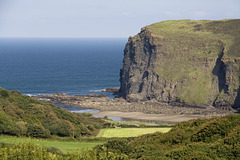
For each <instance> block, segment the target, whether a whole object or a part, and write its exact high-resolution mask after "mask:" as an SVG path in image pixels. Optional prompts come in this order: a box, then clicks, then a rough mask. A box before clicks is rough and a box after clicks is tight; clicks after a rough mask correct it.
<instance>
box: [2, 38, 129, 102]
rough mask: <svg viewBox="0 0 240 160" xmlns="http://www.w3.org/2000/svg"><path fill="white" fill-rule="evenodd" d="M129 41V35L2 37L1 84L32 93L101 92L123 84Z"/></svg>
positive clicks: (10, 88) (81, 93)
mask: <svg viewBox="0 0 240 160" xmlns="http://www.w3.org/2000/svg"><path fill="white" fill-rule="evenodd" d="M126 42H127V38H0V87H2V88H5V89H8V90H18V91H19V92H21V93H22V94H25V95H29V96H32V95H39V94H53V93H65V94H68V95H86V94H101V93H102V92H101V90H104V89H106V88H110V87H119V86H120V82H119V72H120V68H121V67H122V60H123V54H124V53H123V50H124V47H125V44H126ZM104 94H107V95H108V96H109V97H110V98H112V97H113V96H112V94H111V93H104Z"/></svg>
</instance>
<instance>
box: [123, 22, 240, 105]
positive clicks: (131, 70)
mask: <svg viewBox="0 0 240 160" xmlns="http://www.w3.org/2000/svg"><path fill="white" fill-rule="evenodd" d="M120 83H121V88H120V92H119V95H120V96H122V97H124V98H125V99H127V100H128V101H146V100H156V101H159V102H167V103H173V104H177V103H179V104H187V105H200V106H201V105H205V106H206V105H211V106H214V107H219V108H229V107H233V108H235V109H238V108H240V19H231V20H220V21H210V20H201V21H193V20H170V21H164V22H160V23H155V24H152V25H149V26H146V27H144V28H142V29H141V32H140V33H139V34H137V35H135V36H133V37H129V39H128V42H127V44H126V47H125V50H124V59H123V67H122V69H121V71H120Z"/></svg>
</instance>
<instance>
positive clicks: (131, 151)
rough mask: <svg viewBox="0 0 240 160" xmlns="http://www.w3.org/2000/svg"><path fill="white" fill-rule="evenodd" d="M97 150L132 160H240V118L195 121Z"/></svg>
mask: <svg viewBox="0 0 240 160" xmlns="http://www.w3.org/2000/svg"><path fill="white" fill-rule="evenodd" d="M104 148H107V151H104ZM94 151H95V152H97V153H102V152H105V153H106V152H109V153H113V154H118V155H125V157H127V158H129V159H238V158H239V157H240V115H229V116H225V117H218V118H213V119H210V120H208V119H199V120H191V121H188V122H183V123H180V124H178V125H176V126H175V127H174V128H173V129H171V131H170V132H168V133H165V134H164V133H154V134H148V135H143V136H140V137H137V138H134V139H125V140H119V141H110V142H108V143H106V144H104V145H102V146H99V147H97V148H95V150H94Z"/></svg>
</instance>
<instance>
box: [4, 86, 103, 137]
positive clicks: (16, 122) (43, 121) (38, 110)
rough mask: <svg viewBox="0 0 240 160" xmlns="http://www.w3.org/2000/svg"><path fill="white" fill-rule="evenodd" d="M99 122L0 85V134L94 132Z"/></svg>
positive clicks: (45, 135)
mask: <svg viewBox="0 0 240 160" xmlns="http://www.w3.org/2000/svg"><path fill="white" fill-rule="evenodd" d="M101 126H102V121H101V120H100V119H97V118H93V117H89V116H85V115H83V114H76V113H71V112H68V111H66V110H64V109H62V108H60V107H56V106H55V105H52V104H48V103H44V102H41V101H38V100H35V99H32V98H31V97H29V96H24V95H21V94H20V93H19V92H18V91H7V90H5V89H2V88H0V134H7V135H17V136H30V137H41V138H48V137H51V135H57V136H63V137H75V138H78V137H81V136H88V135H96V134H97V132H98V130H99V129H100V128H101Z"/></svg>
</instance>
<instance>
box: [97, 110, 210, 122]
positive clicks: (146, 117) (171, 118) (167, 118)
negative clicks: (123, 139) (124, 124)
mask: <svg viewBox="0 0 240 160" xmlns="http://www.w3.org/2000/svg"><path fill="white" fill-rule="evenodd" d="M93 115H94V116H108V117H121V118H124V119H129V120H136V121H148V122H158V123H180V122H183V121H188V120H191V119H197V118H210V117H208V116H204V115H202V116H201V115H164V114H144V113H141V112H119V111H101V112H98V113H94V114H93Z"/></svg>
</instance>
